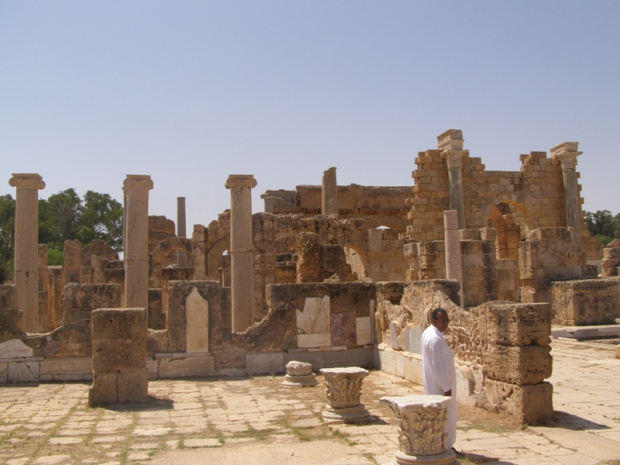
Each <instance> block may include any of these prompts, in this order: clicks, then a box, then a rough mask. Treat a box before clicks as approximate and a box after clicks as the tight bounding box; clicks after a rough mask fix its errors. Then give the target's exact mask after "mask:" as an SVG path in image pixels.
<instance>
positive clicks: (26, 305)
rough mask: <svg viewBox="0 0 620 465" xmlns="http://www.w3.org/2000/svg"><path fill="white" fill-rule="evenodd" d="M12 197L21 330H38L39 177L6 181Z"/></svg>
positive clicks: (18, 175) (36, 175)
mask: <svg viewBox="0 0 620 465" xmlns="http://www.w3.org/2000/svg"><path fill="white" fill-rule="evenodd" d="M9 185H11V186H13V187H15V188H16V193H15V267H14V275H15V276H14V279H15V292H16V294H17V308H18V309H19V310H21V311H22V312H23V313H22V324H21V329H22V330H23V331H26V332H37V331H39V330H40V328H39V272H38V257H39V189H43V188H44V187H45V183H44V182H43V178H42V177H41V176H40V175H38V174H24V173H22V174H19V173H18V174H16V173H13V177H12V178H11V179H10V180H9Z"/></svg>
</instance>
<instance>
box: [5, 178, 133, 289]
mask: <svg viewBox="0 0 620 465" xmlns="http://www.w3.org/2000/svg"><path fill="white" fill-rule="evenodd" d="M14 235H15V200H14V199H13V197H12V196H11V195H4V196H0V283H1V282H4V281H5V280H6V279H7V278H8V277H10V275H11V274H12V269H13V257H14V243H15V238H14ZM75 239H77V240H79V241H80V242H81V243H82V244H84V245H85V244H88V243H89V242H91V241H93V240H95V239H101V240H103V241H105V242H107V243H108V244H109V245H110V246H111V247H112V248H113V249H114V250H116V251H120V250H121V249H122V246H123V206H122V205H121V204H120V203H119V202H117V201H116V200H114V199H113V198H112V197H110V196H109V195H108V194H100V193H98V192H93V191H88V192H86V194H85V195H84V200H82V199H80V196H79V195H78V194H77V193H76V192H75V189H73V188H71V189H67V190H65V191H62V192H59V193H57V194H54V195H51V196H49V197H48V198H47V199H40V200H39V243H40V244H47V246H48V249H49V252H48V264H50V265H59V264H62V261H63V256H62V251H63V248H64V243H65V241H66V240H75Z"/></svg>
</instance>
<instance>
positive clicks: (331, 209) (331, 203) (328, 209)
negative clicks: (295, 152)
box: [321, 167, 338, 216]
mask: <svg viewBox="0 0 620 465" xmlns="http://www.w3.org/2000/svg"><path fill="white" fill-rule="evenodd" d="M321 194H322V197H321V199H322V205H321V206H322V209H321V212H322V213H323V215H324V216H328V215H336V216H338V182H337V181H336V168H334V167H331V168H330V169H328V170H326V171H324V172H323V185H322V191H321Z"/></svg>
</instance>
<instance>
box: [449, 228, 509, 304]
mask: <svg viewBox="0 0 620 465" xmlns="http://www.w3.org/2000/svg"><path fill="white" fill-rule="evenodd" d="M459 235H460V239H461V256H462V260H463V298H464V305H465V307H475V306H477V305H480V304H482V303H483V302H488V301H490V300H497V297H498V289H499V281H498V273H497V259H496V254H495V230H494V229H480V230H479V229H464V230H461V231H459Z"/></svg>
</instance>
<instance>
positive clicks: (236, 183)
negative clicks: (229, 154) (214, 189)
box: [224, 174, 256, 189]
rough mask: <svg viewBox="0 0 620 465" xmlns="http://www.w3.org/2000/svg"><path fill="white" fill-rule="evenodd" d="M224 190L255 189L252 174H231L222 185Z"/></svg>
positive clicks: (254, 180)
mask: <svg viewBox="0 0 620 465" xmlns="http://www.w3.org/2000/svg"><path fill="white" fill-rule="evenodd" d="M224 186H225V187H226V189H233V188H235V187H247V188H248V189H252V188H253V187H256V179H254V175H252V174H231V175H230V176H228V179H227V180H226V184H225V185H224Z"/></svg>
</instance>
